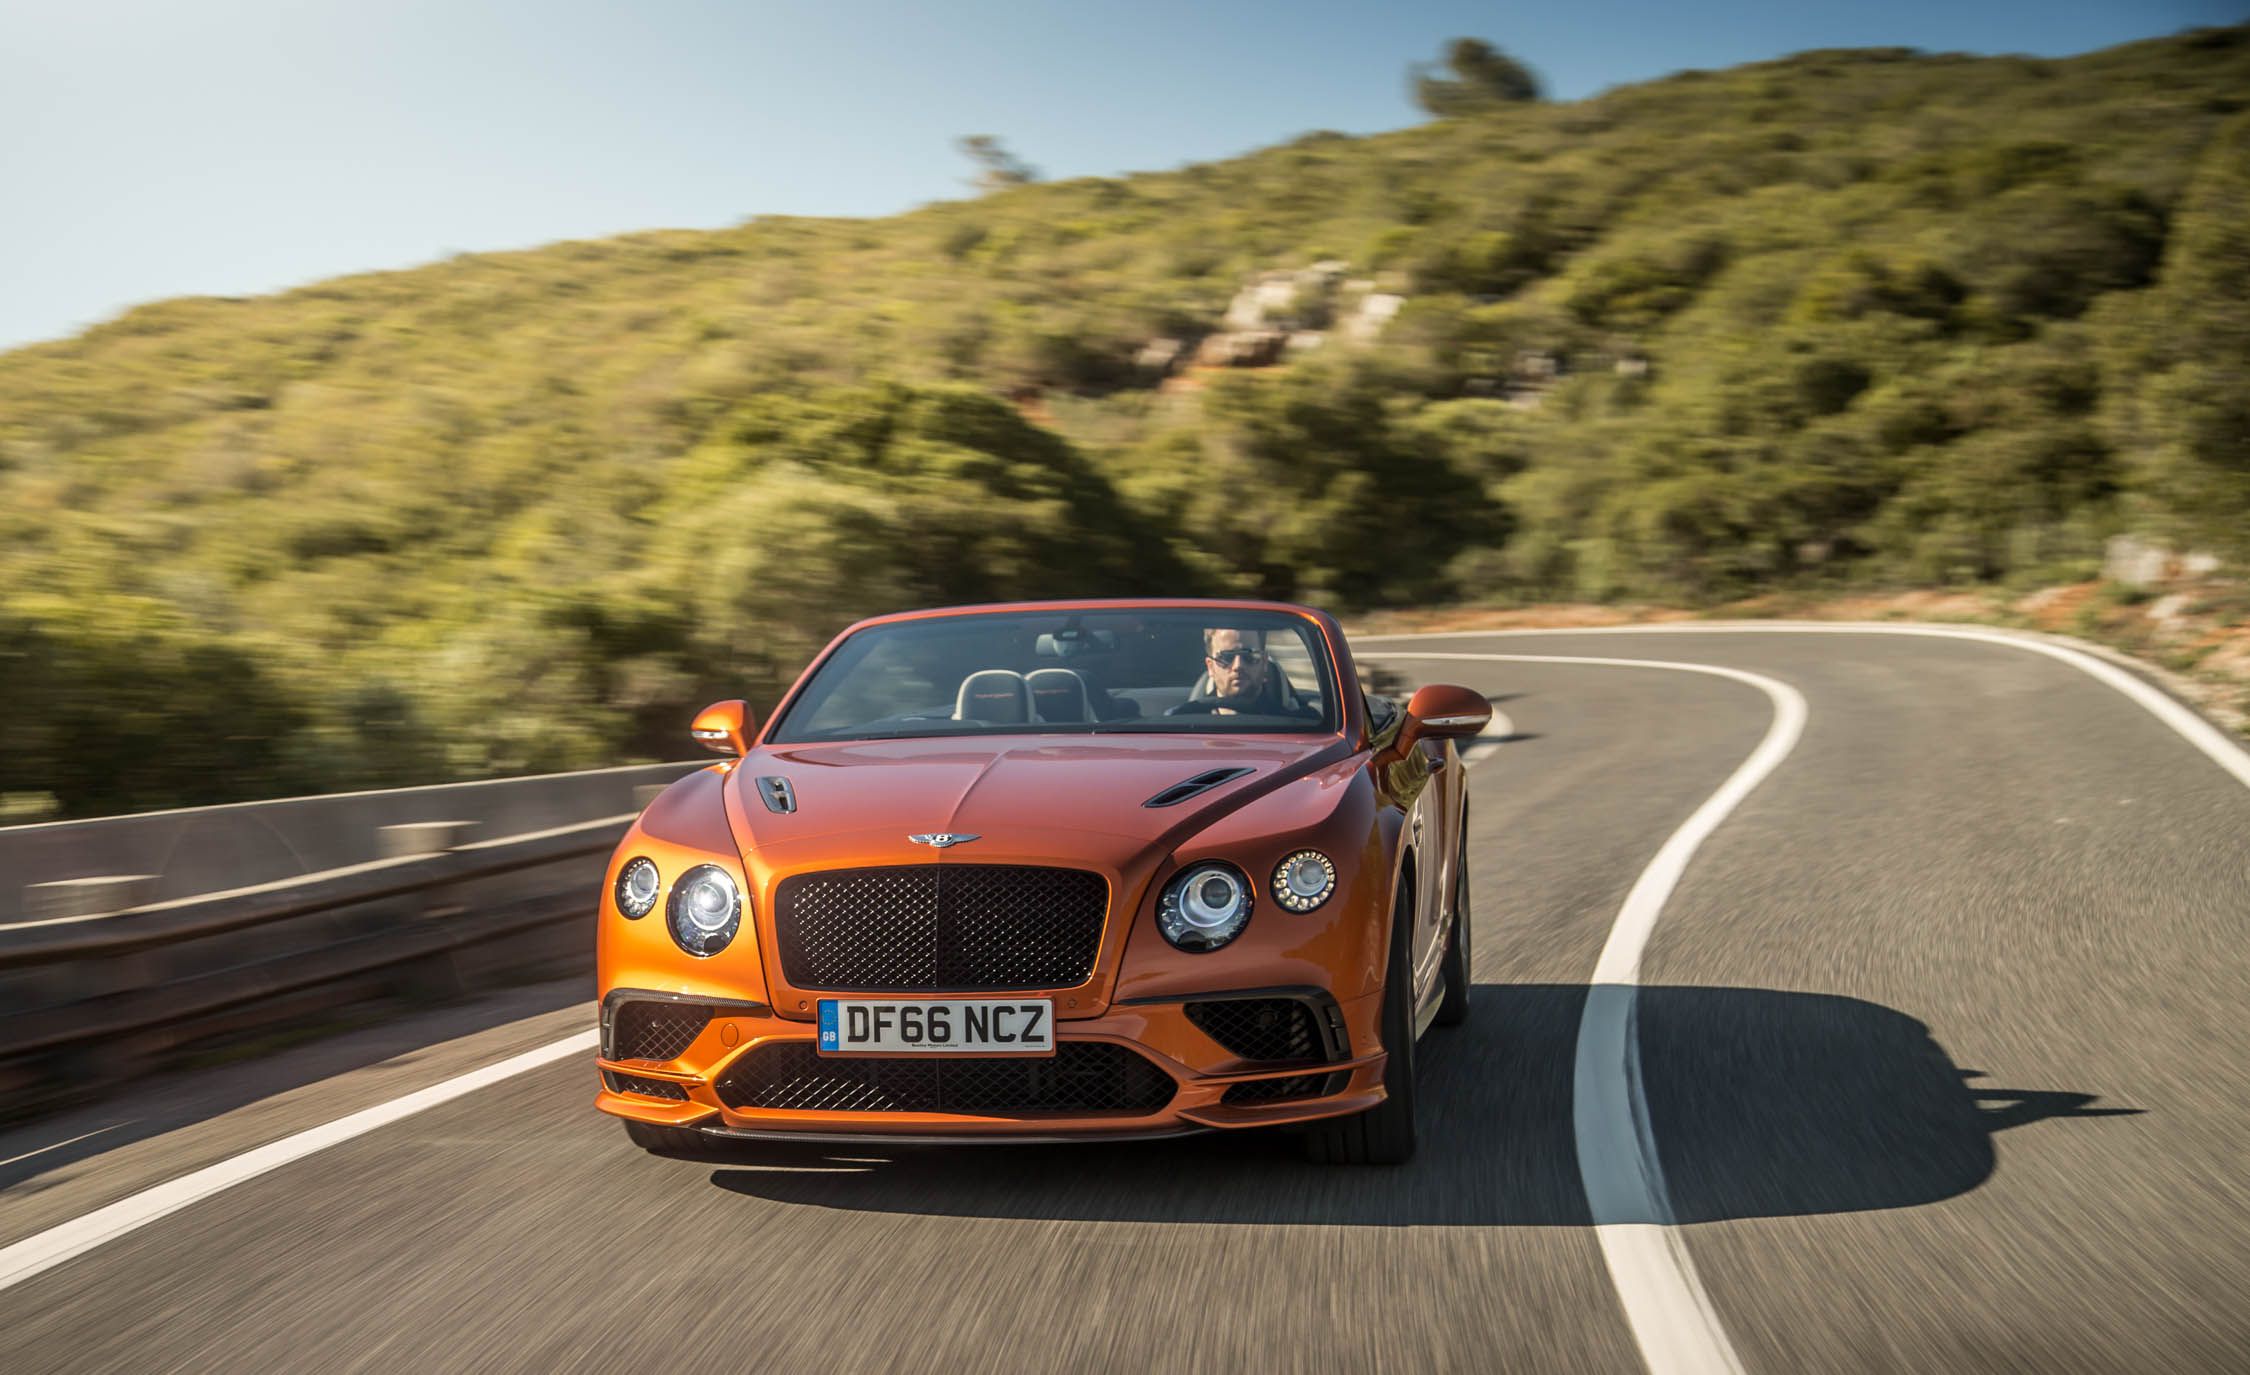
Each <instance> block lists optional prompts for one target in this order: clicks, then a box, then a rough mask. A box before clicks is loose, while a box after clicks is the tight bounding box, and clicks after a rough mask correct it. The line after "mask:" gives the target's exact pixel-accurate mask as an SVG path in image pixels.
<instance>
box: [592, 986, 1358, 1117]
mask: <svg viewBox="0 0 2250 1375" xmlns="http://www.w3.org/2000/svg"><path fill="white" fill-rule="evenodd" d="M934 996H944V995H934ZM1284 998H1295V999H1299V1000H1301V1001H1302V1002H1303V1003H1304V1005H1305V1006H1306V1007H1307V1008H1308V1011H1309V1012H1310V1013H1311V1014H1312V1015H1313V1016H1315V1017H1316V1019H1317V1020H1318V1022H1319V1023H1320V1025H1321V1028H1322V1031H1323V1033H1324V1034H1323V1035H1322V1036H1321V1038H1320V1045H1319V1046H1318V1048H1317V1049H1316V1050H1315V1051H1314V1052H1313V1054H1312V1055H1311V1056H1310V1057H1299V1058H1293V1059H1289V1060H1285V1061H1282V1060H1276V1061H1261V1060H1256V1059H1248V1058H1245V1057H1244V1056H1243V1055H1241V1054H1239V1053H1237V1051H1236V1050H1234V1049H1230V1048H1229V1047H1228V1046H1227V1045H1224V1044H1222V1043H1221V1042H1220V1041H1219V1040H1217V1039H1215V1038H1214V1036H1213V1035H1212V1034H1210V1033H1209V1032H1207V1031H1206V1030H1205V1029H1204V1028H1203V1027H1202V1026H1199V1025H1198V1024H1197V1023H1196V1022H1195V1021H1194V1020H1192V1019H1191V1018H1190V1016H1189V1014H1188V1011H1187V1009H1188V1006H1189V1005H1190V1004H1192V1003H1198V1002H1210V1001H1239V1000H1245V999H1284ZM1381 1002H1382V998H1381V995H1379V994H1377V995H1374V996H1370V997H1366V998H1361V999H1358V1000H1356V1001H1354V1002H1349V1003H1337V1002H1335V1001H1334V1000H1332V999H1328V998H1326V996H1325V995H1324V994H1321V993H1319V992H1318V991H1317V990H1310V989H1296V990H1227V991H1221V992H1214V993H1212V994H1209V995H1203V996H1202V997H1200V998H1198V997H1189V998H1183V999H1180V1000H1169V999H1168V1000H1166V1001H1163V1002H1153V1003H1143V1004H1133V1005H1120V1006H1114V1007H1111V1008H1110V1009H1108V1010H1107V1011H1106V1012H1104V1013H1103V1014H1101V1015H1099V1016H1094V1017H1083V1018H1071V1019H1066V1020H1063V1021H1060V1022H1058V1023H1057V1026H1056V1043H1057V1046H1056V1049H1057V1056H1058V1060H1057V1062H1045V1061H1040V1060H1014V1061H1009V1062H1007V1063H1008V1064H1010V1065H1011V1066H1014V1067H1018V1068H1020V1067H1024V1066H1038V1065H1041V1064H1045V1063H1060V1061H1061V1060H1062V1059H1063V1058H1064V1057H1069V1058H1070V1059H1073V1060H1089V1059H1100V1060H1103V1061H1107V1062H1113V1063H1117V1064H1121V1065H1124V1066H1125V1067H1126V1068H1127V1069H1128V1070H1129V1072H1130V1074H1131V1077H1132V1079H1133V1081H1134V1082H1135V1083H1136V1084H1139V1085H1141V1086H1143V1087H1144V1088H1148V1087H1149V1086H1152V1085H1153V1086H1154V1088H1153V1089H1152V1090H1151V1091H1148V1092H1140V1093H1136V1094H1134V1095H1133V1097H1134V1098H1135V1099H1136V1101H1135V1102H1134V1103H1133V1104H1132V1105H1130V1106H1127V1107H1122V1108H1101V1109H1095V1108H1090V1107H1088V1106H1087V1105H1086V1104H1085V1103H1084V1102H1083V1101H1081V1102H1079V1103H1078V1104H1077V1105H1076V1106H1074V1107H1072V1108H1070V1109H1068V1110H1061V1111H1056V1110H1049V1109H1046V1108H1043V1107H1040V1106H1038V1105H1037V1104H1036V1103H1030V1102H1027V1103H1008V1102H992V1101H991V1100H992V1098H993V1096H994V1095H993V1094H991V1093H990V1092H987V1093H986V1094H984V1095H983V1100H984V1101H983V1102H980V1105H979V1106H978V1107H977V1109H976V1110H971V1111H898V1110H892V1109H890V1108H886V1107H884V1106H882V1105H881V1102H880V1101H876V1100H879V1099H880V1097H881V1095H853V1094H844V1093H829V1094H824V1095H813V1096H816V1097H822V1098H825V1099H827V1100H831V1101H827V1102H824V1103H823V1105H822V1106H820V1107H818V1108H814V1109H810V1110H807V1109H796V1108H785V1107H773V1106H759V1105H757V1104H756V1103H755V1102H754V1101H751V1100H755V1099H757V1098H759V1097H761V1096H764V1097H767V1098H771V1097H774V1096H775V1095H771V1094H766V1095H760V1094H757V1093H745V1091H744V1085H745V1083H746V1082H748V1081H749V1080H750V1079H751V1078H752V1077H753V1076H763V1075H764V1074H765V1073H766V1070H765V1069H764V1068H763V1067H764V1066H766V1065H769V1064H771V1063H772V1062H773V1060H774V1059H775V1058H776V1057H779V1058H785V1059H787V1060H789V1061H790V1062H792V1063H793V1064H796V1065H798V1066H800V1067H809V1068H810V1069H811V1070H812V1071H813V1072H814V1073H818V1072H820V1071H822V1070H824V1069H831V1068H833V1067H834V1066H836V1065H838V1064H843V1065H853V1066H864V1065H866V1064H867V1063H868V1062H867V1061H866V1060H864V1059H861V1058H858V1057H854V1058H853V1059H850V1060H845V1061H841V1062H838V1061H816V1060H814V1059H813V1058H811V1049H810V1048H811V1046H812V1044H813V1041H814V1038H815V1031H814V1027H813V1024H812V1023H810V1022H808V1021H803V1020H798V1019H792V1018H783V1017H779V1016H776V1015H774V1014H773V1012H772V1011H771V1010H770V1009H768V1008H765V1007H763V1006H761V1005H759V1004H755V1003H743V1002H726V1001H724V1000H720V999H708V1000H699V999H696V998H695V997H694V995H692V994H666V993H650V992H643V991H640V990H634V989H619V990H615V991H613V992H612V993H610V994H609V996H608V997H606V998H605V999H604V1000H603V1007H602V1021H603V1037H602V1047H603V1054H602V1056H601V1057H600V1059H599V1060H598V1062H597V1063H598V1065H599V1068H600V1070H601V1080H602V1088H601V1091H600V1093H599V1094H598V1095H597V1096H596V1098H595V1100H594V1105H595V1106H596V1107H597V1108H599V1109H600V1110H601V1111H603V1112H606V1113H609V1114H611V1115H613V1116H617V1117H627V1118H634V1119H637V1120H639V1121H642V1122H648V1123H652V1124H656V1125H662V1126H673V1127H696V1128H701V1129H703V1130H705V1131H707V1132H709V1133H711V1134H713V1135H717V1136H724V1137H754V1138H762V1139H773V1138H784V1139H798V1140H806V1141H836V1140H851V1141H884V1142H891V1143H906V1142H915V1141H945V1142H959V1141H976V1140H987V1141H1010V1142H1028V1141H1056V1140H1089V1139H1092V1140H1102V1139H1122V1138H1141V1137H1163V1136H1175V1135H1181V1134H1185V1133H1189V1132H1197V1131H1209V1130H1227V1129H1235V1128H1242V1127H1266V1126H1279V1125H1286V1124H1289V1123H1295V1122H1309V1121H1314V1120H1317V1119H1320V1118H1326V1117H1337V1116H1342V1115H1345V1114H1349V1113H1355V1112H1362V1111H1365V1110H1366V1109H1368V1108H1372V1107H1374V1106H1376V1105H1377V1104H1379V1103H1381V1102H1382V1101H1383V1088H1382V1080H1383V1063H1384V1056H1383V1054H1382V1051H1381V1050H1380V1049H1379V1036H1378V1035H1377V1031H1376V1024H1377V1019H1378V1017H1379V1015H1380V1007H1381ZM634 1003H643V1004H649V1003H656V1004H661V1006H660V1007H648V1006H644V1007H642V1008H640V1009H637V1010H635V1011H632V1012H628V1011H627V1009H628V1008H629V1007H630V1006H631V1005H632V1004H634ZM699 1007H708V1008H709V1009H710V1012H711V1015H710V1016H709V1019H708V1021H706V1022H704V1023H703V1025H702V1026H701V1027H700V1029H693V1028H692V1027H691V1025H690V1022H689V1021H688V1020H680V1019H677V1018H674V1017H673V1016H672V1013H673V1012H674V1011H676V1010H677V1009H680V1008H688V1009H691V1010H693V1009H697V1008H699ZM659 1019H662V1021H663V1024H664V1025H665V1026H666V1027H667V1029H668V1030H669V1031H670V1032H671V1034H670V1035H668V1036H660V1037H659V1036H643V1035H639V1034H636V1033H638V1032H640V1031H641V1030H643V1029H645V1028H646V1027H648V1026H650V1025H653V1024H655V1023H656V1022H657V1021H658V1020H659ZM620 1028H625V1029H626V1030H625V1037H626V1039H627V1040H629V1041H630V1042H631V1044H630V1045H627V1044H624V1043H621V1041H620ZM691 1030H692V1036H691V1035H690V1032H691ZM675 1046H677V1049H676V1052H675ZM1099 1046H1111V1047H1116V1048H1117V1049H1116V1050H1114V1051H1112V1050H1094V1049H1091V1048H1093V1047H1099ZM1073 1047H1076V1048H1078V1049H1072V1048H1073ZM628 1050H641V1051H654V1052H657V1053H664V1052H675V1053H672V1054H671V1056H670V1058H668V1059H656V1058H638V1057H634V1056H630V1055H628V1054H626V1052H627V1051H628ZM1121 1054H1122V1055H1129V1056H1136V1057H1139V1058H1140V1060H1145V1061H1146V1062H1147V1069H1146V1070H1144V1069H1143V1068H1142V1067H1141V1066H1140V1065H1139V1064H1138V1063H1137V1062H1125V1061H1120V1060H1119V1058H1118V1057H1119V1056H1120V1055H1121ZM752 1057H761V1058H757V1059H753V1058H752ZM979 1058H980V1057H975V1056H912V1057H905V1056H901V1057H892V1058H887V1059H884V1060H883V1061H881V1064H882V1065H885V1066H894V1065H895V1066H899V1067H900V1068H901V1070H902V1071H907V1070H908V1069H909V1062H911V1071H923V1070H926V1069H927V1067H928V1066H929V1065H930V1062H932V1061H942V1062H944V1063H945V1065H947V1066H955V1067H958V1068H960V1069H962V1070H966V1069H968V1068H969V1067H968V1066H966V1065H962V1064H961V1062H964V1061H974V1060H977V1059H979ZM947 1072H948V1073H951V1072H953V1071H952V1070H950V1069H949V1070H948V1071H947ZM1167 1081H1168V1082H1169V1085H1170V1092H1169V1093H1168V1094H1163V1101H1162V1102H1161V1104H1156V1103H1155V1099H1156V1097H1157V1095H1158V1094H1159V1093H1161V1091H1162V1085H1163V1084H1164V1083H1165V1082H1167ZM1253 1085H1254V1086H1259V1087H1245V1086H1253ZM1230 1090H1233V1092H1232V1093H1231V1094H1230ZM1277 1091H1279V1092H1280V1093H1281V1094H1283V1095H1284V1096H1275V1095H1276V1093H1277ZM1001 1096H1003V1097H1004V1096H1005V1095H1001ZM845 1097H865V1098H867V1099H868V1100H869V1101H871V1102H872V1103H873V1105H872V1106H869V1107H865V1108H860V1107H839V1106H837V1105H836V1103H835V1101H833V1100H838V1099H842V1098H845ZM1081 1097H1082V1095H1081ZM1230 1097H1231V1098H1232V1099H1233V1100H1234V1101H1228V1100H1229V1099H1230Z"/></svg>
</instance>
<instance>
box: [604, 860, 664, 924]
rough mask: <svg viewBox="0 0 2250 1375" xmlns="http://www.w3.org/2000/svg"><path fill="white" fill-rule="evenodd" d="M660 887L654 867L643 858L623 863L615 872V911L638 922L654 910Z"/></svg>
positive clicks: (649, 861)
mask: <svg viewBox="0 0 2250 1375" xmlns="http://www.w3.org/2000/svg"><path fill="white" fill-rule="evenodd" d="M660 886H661V880H660V879H659V878H658V877H657V873H656V865H655V863H654V862H653V861H651V860H649V859H648V858H646V857H645V856H639V855H636V856H635V857H633V858H632V859H629V860H626V861H625V867H624V868H622V869H620V870H618V871H617V888H616V891H615V896H616V898H617V910H618V911H620V912H622V913H624V914H625V915H626V917H628V918H630V919H632V920H634V921H638V920H639V919H641V918H642V917H645V916H647V915H648V914H649V913H650V912H652V911H654V910H656V893H657V889H658V888H659V887H660Z"/></svg>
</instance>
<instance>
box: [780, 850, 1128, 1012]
mask: <svg viewBox="0 0 2250 1375" xmlns="http://www.w3.org/2000/svg"><path fill="white" fill-rule="evenodd" d="M774 909H775V910H774V930H775V934H776V935H777V936H778V937H779V943H780V946H781V971H782V973H783V975H784V976H786V977H787V978H788V980H789V982H790V983H791V984H792V985H793V986H795V987H797V988H824V989H839V990H843V991H847V992H854V993H916V992H941V991H942V992H964V993H967V992H995V991H999V990H1003V989H1020V988H1069V987H1073V986H1075V985H1077V984H1082V983H1084V982H1085V981H1086V979H1087V976H1088V975H1090V974H1092V973H1093V972H1094V957H1095V955H1096V954H1097V953H1099V951H1100V948H1101V940H1102V920H1103V918H1104V917H1105V916H1106V915H1107V914H1108V910H1109V883H1108V881H1107V880H1105V879H1103V878H1102V876H1101V875H1100V874H1095V873H1089V872H1087V871H1085V870H1082V869H1045V868H1037V867H1033V866H1029V865H1015V864H944V865H939V864H915V865H904V866H899V867H896V868H886V869H837V870H833V871H830V872H828V873H819V874H796V875H793V876H791V877H789V878H786V879H783V880H782V882H781V888H780V891H779V893H778V894H777V895H776V897H775V902H774Z"/></svg>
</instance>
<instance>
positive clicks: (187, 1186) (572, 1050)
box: [0, 1029, 600, 1289]
mask: <svg viewBox="0 0 2250 1375" xmlns="http://www.w3.org/2000/svg"><path fill="white" fill-rule="evenodd" d="M599 1040H600V1036H599V1033H597V1032H595V1031H593V1030H592V1029H588V1030H585V1031H581V1032H578V1033H576V1034H574V1035H570V1036H565V1037H564V1038H563V1039H561V1040H559V1041H555V1042H551V1043H549V1044H547V1045H543V1046H540V1047H538V1048H537V1049H535V1050H527V1051H525V1052H523V1053H522V1054H521V1055H513V1056H510V1057H509V1058H507V1059H505V1060H501V1061H498V1062H496V1063H493V1064H489V1065H486V1066H485V1067H484V1068H482V1069H473V1070H470V1071H469V1072H468V1073H466V1074H460V1075H455V1076H454V1077H453V1078H451V1079H447V1080H445V1081H443V1082H442V1083H436V1084H432V1085H430V1086H429V1087H428V1088H426V1089H417V1090H415V1091H414V1092H413V1093H409V1094H407V1095H406V1096H405V1097H403V1098H394V1099H392V1100H391V1101H390V1102H388V1103H378V1104H376V1105H375V1106H374V1107H371V1108H362V1109H361V1110H360V1111H358V1112H355V1113H352V1114H350V1115H349V1116H346V1117H339V1118H337V1119H336V1120H335V1121H333V1122H327V1123H323V1124H322V1125H320V1126H317V1127H311V1128H308V1129H306V1130H304V1131H301V1132H298V1133H297V1134H296V1135H294V1136H285V1137H283V1138H281V1139H280V1140H279V1141H273V1142H268V1143H267V1144H266V1145H263V1146H260V1147H258V1148H257V1149H255V1150H251V1151H245V1152H243V1153H242V1154H241V1155H237V1156H233V1157H230V1158H228V1159H226V1160H221V1161H219V1162H217V1163H216V1164H212V1165H206V1166H204V1167H203V1168H202V1169H200V1170H194V1171H191V1172H190V1173H188V1174H184V1175H181V1176H180V1177H179V1178H178V1179H173V1180H167V1181H166V1182H164V1183H162V1184H158V1185H156V1186H155V1187H153V1188H149V1189H143V1190H142V1191H141V1192H139V1193H137V1194H133V1195H131V1196H130V1197H127V1198H121V1199H119V1200H118V1201H117V1202H115V1203H112V1204H110V1205H108V1206H107V1207H104V1208H97V1209H95V1210H94V1211H93V1212H90V1213H87V1214H85V1215H84V1216H82V1217H75V1218H72V1219H71V1220H70V1221H68V1222H64V1223H60V1224H57V1225H56V1226H53V1227H50V1228H48V1229H47V1230H46V1231H44V1232H37V1233H34V1234H33V1235H31V1236H28V1237H25V1238H24V1239H23V1240H22V1241H19V1242H16V1243H14V1244H12V1245H10V1246H7V1247H5V1248H0V1289H6V1288H8V1287H9V1286H11V1285H15V1284H19V1283H21V1282H22V1281H24V1280H27V1279H29V1278H31V1277H32V1276H33V1275H36V1274H38V1273H39V1272H40V1271H42V1270H47V1269H51V1268H53V1267H54V1266H57V1265H60V1264H62V1263H63V1262H64V1261H66V1260H69V1259H70V1258H71V1257H73V1256H80V1255H84V1254H85V1253H86V1252H88V1251H91V1250H93V1249H94V1248H95V1247H97V1246H99V1245H101V1244H102V1243H103V1242H105V1241H113V1240H115V1239H116V1238H118V1237H121V1236H124V1235H125V1234H126V1233H127V1232H131V1231H134V1230H135V1229H137V1228H141V1227H146V1226H147V1225H148V1224H149V1223H151V1222H154V1221H156V1220H157V1219H158V1218H161V1217H165V1216H168V1215H169V1214H172V1213H176V1212H178V1211H179V1210H180V1209H182V1208H185V1207H187V1206H188V1205H189V1204H191V1203H195V1202H199V1201H200V1200H202V1199H206V1198H209V1197H211V1196H212V1195H213V1194H216V1193H221V1192H224V1191H225V1190H228V1189H231V1188H233V1187H234V1186H235V1185H237V1184H240V1183H243V1182H244V1181H246V1180H251V1179H255V1178H257V1177H258V1176H259V1175H262V1174H265V1173H266V1172H268V1171H270V1170H277V1169H279V1168H281V1167H282V1166H283V1165H286V1164H288V1163H290V1162H291V1161H293V1160H302V1159H304V1158H305V1157H306V1156H308V1155H311V1154H313V1153H314V1152H316V1151H324V1150H326V1149H328V1148H329V1147H330V1146H333V1145H336V1144H338V1143H339V1142H344V1141H349V1140H351V1139H352V1138H353V1137H355V1136H364V1135H365V1134H367V1133H368V1132H371V1131H374V1130H375V1129H376V1128H377V1127H382V1126H387V1125H389V1124H390V1123H393V1122H396V1121H398V1120H399V1119H400V1118H404V1117H411V1116H413V1115H414V1114H415V1113H418V1112H421V1111H422V1110H423V1109H425V1108H434V1107H436V1106H437V1105H438V1104H440V1103H449V1102H451V1101H453V1100H454V1099H456V1098H459V1097H461V1096H462V1095H464V1094H469V1093H474V1092H476V1091H477V1090H478V1089H481V1088H485V1087H487V1086H489V1085H492V1084H497V1083H499V1082H500V1081H501V1080H503V1079H509V1078H513V1077H514V1076H516V1075H518V1074H522V1073H523V1072H525V1071H526V1070H533V1069H537V1068H539V1067H540V1066H541V1065H546V1064H552V1063H553V1062H554V1061H556V1060H560V1059H562V1058H564V1057H565V1056H570V1055H583V1054H585V1053H586V1052H588V1051H591V1050H593V1049H594V1048H595V1046H596V1045H597V1043H598V1042H599Z"/></svg>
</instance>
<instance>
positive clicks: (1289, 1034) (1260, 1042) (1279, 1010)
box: [1187, 998, 1328, 1061]
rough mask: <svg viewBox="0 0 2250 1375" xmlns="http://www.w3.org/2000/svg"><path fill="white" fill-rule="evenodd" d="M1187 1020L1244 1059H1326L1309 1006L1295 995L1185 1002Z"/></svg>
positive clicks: (1318, 1031)
mask: <svg viewBox="0 0 2250 1375" xmlns="http://www.w3.org/2000/svg"><path fill="white" fill-rule="evenodd" d="M1187 1019H1188V1020H1189V1021H1191V1022H1193V1023H1195V1025H1196V1027H1197V1029H1198V1030H1200V1031H1202V1033H1203V1034H1204V1035H1206V1036H1208V1037H1210V1038H1211V1039H1212V1040H1214V1041H1217V1042H1218V1043H1219V1044H1220V1045H1222V1046H1224V1047H1226V1049H1227V1050H1228V1051H1229V1052H1231V1053H1232V1054H1235V1055H1239V1056H1241V1057H1242V1058H1243V1059H1245V1060H1311V1061H1320V1060H1325V1059H1327V1058H1328V1054H1327V1048H1326V1047H1325V1046H1324V1045H1322V1043H1321V1039H1320V1028H1319V1026H1318V1025H1317V1024H1316V1023H1315V1022H1314V1021H1313V1010H1312V1008H1311V1007H1309V1006H1307V1005H1306V1004H1304V1003H1302V1002H1299V1001H1298V1000H1297V999H1295V998H1225V999H1214V1000H1213V1001H1211V1002H1207V1003H1189V1004H1188V1005H1187Z"/></svg>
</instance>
